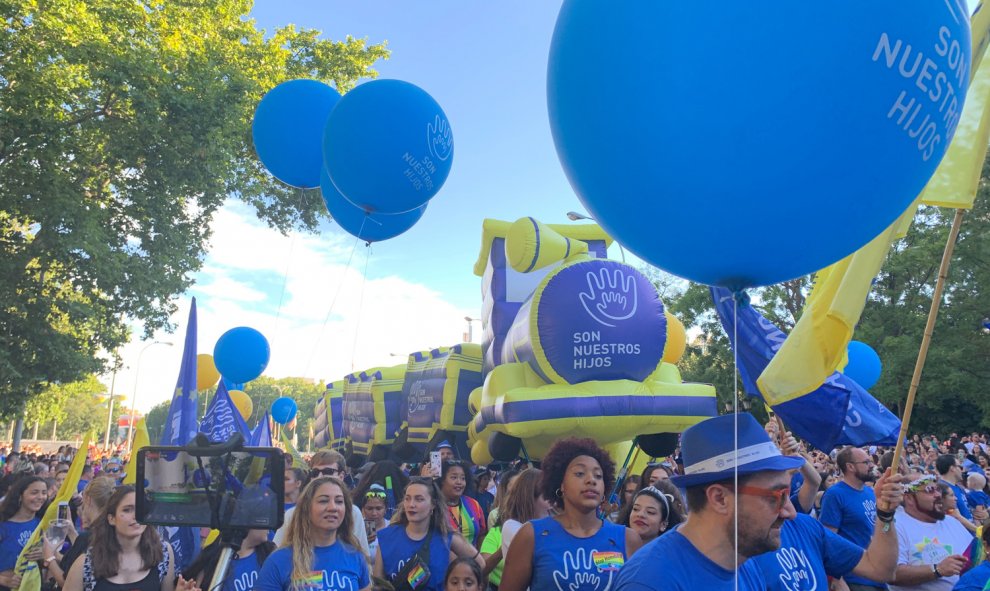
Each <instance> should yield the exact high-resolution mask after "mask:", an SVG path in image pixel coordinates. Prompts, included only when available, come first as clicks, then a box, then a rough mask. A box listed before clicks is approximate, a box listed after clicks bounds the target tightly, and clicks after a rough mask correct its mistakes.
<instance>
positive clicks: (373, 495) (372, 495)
mask: <svg viewBox="0 0 990 591" xmlns="http://www.w3.org/2000/svg"><path fill="white" fill-rule="evenodd" d="M364 496H365V498H368V499H384V498H385V491H383V490H369V491H368V492H366V493H364Z"/></svg>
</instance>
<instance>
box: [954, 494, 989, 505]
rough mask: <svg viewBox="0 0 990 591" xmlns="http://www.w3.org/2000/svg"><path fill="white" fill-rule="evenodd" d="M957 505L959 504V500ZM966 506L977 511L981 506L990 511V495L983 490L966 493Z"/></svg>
mask: <svg viewBox="0 0 990 591" xmlns="http://www.w3.org/2000/svg"><path fill="white" fill-rule="evenodd" d="M956 504H957V505H958V504H959V502H958V499H957V500H956ZM966 504H967V505H969V508H970V509H976V508H977V507H978V506H980V505H983V508H984V509H990V495H988V494H987V493H985V492H983V491H982V490H971V491H969V492H968V493H966Z"/></svg>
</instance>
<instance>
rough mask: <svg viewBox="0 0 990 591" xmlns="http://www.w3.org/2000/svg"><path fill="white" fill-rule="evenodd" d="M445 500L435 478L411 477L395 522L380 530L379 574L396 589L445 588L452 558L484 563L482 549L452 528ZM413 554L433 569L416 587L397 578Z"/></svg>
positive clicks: (429, 590)
mask: <svg viewBox="0 0 990 591" xmlns="http://www.w3.org/2000/svg"><path fill="white" fill-rule="evenodd" d="M441 499H442V494H441V492H440V490H439V489H438V488H437V485H436V483H434V481H433V479H431V478H424V477H422V476H417V477H414V478H411V479H410V480H409V484H407V485H406V490H405V494H404V495H403V500H402V508H401V510H400V511H398V512H397V513H396V514H395V517H393V518H392V525H390V526H389V527H386V528H385V529H383V530H382V531H380V532H378V555H377V556H376V557H375V576H376V577H381V578H384V579H388V580H390V581H392V582H393V584H395V586H396V589H402V588H404V586H408V587H412V588H413V589H416V590H417V591H441V590H442V589H443V585H444V582H443V581H444V573H445V572H446V571H447V565H448V564H449V563H450V560H451V559H452V558H457V557H463V558H470V559H472V560H474V561H475V562H477V564H478V566H479V568H480V567H483V566H484V561H483V560H482V558H481V554H480V553H479V552H478V550H476V549H475V548H474V546H472V545H471V544H469V543H468V542H467V541H466V540H465V539H464V538H463V537H462V536H461V535H460V534H457V533H451V532H450V531H449V529H448V527H447V523H448V519H447V509H446V508H445V507H444V502H443V501H442V500H441ZM413 556H418V557H419V559H420V560H421V561H422V562H423V563H424V566H426V567H427V568H428V570H429V577H428V578H427V580H426V583H425V584H422V583H420V586H412V581H409V580H408V579H406V580H401V581H400V580H397V579H399V578H401V577H398V576H397V575H399V574H400V573H401V572H402V570H403V567H404V566H405V565H406V563H407V562H409V561H410V560H412V558H413ZM410 574H412V573H410Z"/></svg>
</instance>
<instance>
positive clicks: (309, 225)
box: [0, 0, 388, 414]
mask: <svg viewBox="0 0 990 591" xmlns="http://www.w3.org/2000/svg"><path fill="white" fill-rule="evenodd" d="M251 5H252V3H251V2H250V0H209V1H207V0H185V1H182V2H152V1H148V0H138V1H137V2H123V3H121V2H118V1H115V0H44V1H43V2H38V1H36V0H4V1H3V2H0V16H2V25H0V26H2V27H3V31H2V33H0V178H3V183H0V414H10V412H11V411H16V410H18V409H19V408H20V406H21V404H22V402H23V400H24V398H25V396H26V394H25V393H26V392H30V393H31V394H37V393H39V392H40V391H41V390H42V389H43V384H44V383H46V382H63V383H66V382H70V381H73V380H76V379H79V378H80V377H82V375H84V374H85V373H98V372H100V371H102V370H104V369H105V365H106V362H105V361H104V360H102V359H101V358H100V356H99V354H100V352H101V351H103V352H106V351H114V350H116V349H117V347H118V346H120V345H121V344H122V343H124V342H126V340H127V339H128V337H129V335H128V333H127V328H126V322H127V321H128V320H129V319H133V320H137V321H139V322H141V323H143V325H144V329H145V333H146V335H150V334H151V333H152V332H154V331H155V330H157V329H159V328H163V327H167V324H168V318H169V316H170V315H171V314H172V313H173V312H174V311H175V309H176V303H175V301H174V298H175V296H176V295H177V294H180V293H182V292H183V291H184V290H186V289H187V288H188V287H189V286H190V284H191V281H192V280H191V274H192V273H193V272H195V271H196V270H198V269H199V268H200V266H201V264H202V259H203V256H204V252H205V249H206V246H207V240H208V239H209V223H210V220H211V219H212V216H213V214H214V213H215V212H216V210H217V209H218V208H219V207H220V206H221V205H222V204H223V202H224V200H225V199H227V198H228V196H234V197H236V198H239V199H241V200H243V201H246V202H247V203H250V204H251V205H253V206H254V207H255V209H256V211H257V214H258V216H259V217H260V218H261V219H263V220H265V221H266V222H267V223H268V224H270V225H271V226H272V227H274V228H277V229H279V230H281V231H287V230H289V229H290V228H302V229H309V230H312V229H315V227H316V226H317V223H318V222H319V219H320V217H321V216H323V215H325V210H324V207H323V204H322V201H321V200H320V198H319V196H318V194H317V193H316V192H315V191H312V192H300V191H297V190H293V189H290V188H288V187H285V186H283V185H281V184H280V183H278V182H277V181H275V180H274V179H272V178H271V177H270V176H269V175H268V174H267V173H266V172H264V171H263V169H262V167H261V165H260V163H259V162H258V160H257V158H256V157H255V155H254V154H253V151H252V150H253V148H252V146H251V143H250V121H251V116H252V113H253V110H254V107H255V106H256V105H257V102H258V100H259V99H260V98H261V96H262V95H263V94H264V92H266V91H267V90H268V89H270V88H272V87H273V86H275V85H276V84H278V83H280V82H283V81H285V80H288V79H292V78H299V77H309V78H316V79H320V80H324V81H327V82H330V83H333V84H335V85H336V87H337V88H338V89H339V90H340V91H342V92H343V91H346V90H348V89H349V88H351V87H352V86H353V85H354V84H355V83H356V82H357V80H358V79H360V78H361V77H366V76H370V77H374V76H375V75H376V74H375V71H374V70H373V69H372V65H373V64H374V63H375V62H376V61H378V60H379V59H385V58H387V56H388V51H387V50H386V49H385V47H384V45H368V44H367V43H366V42H365V41H364V40H357V39H352V38H350V37H348V38H347V39H345V40H344V41H337V42H334V41H327V40H321V39H319V37H318V32H317V31H312V30H305V29H296V28H295V27H292V26H289V27H285V28H281V29H277V30H275V31H271V32H269V33H268V34H267V35H266V32H265V31H262V30H259V29H258V28H257V26H256V24H255V22H254V21H253V20H251V19H249V18H247V15H248V13H249V11H250V9H251Z"/></svg>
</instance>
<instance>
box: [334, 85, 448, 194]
mask: <svg viewBox="0 0 990 591" xmlns="http://www.w3.org/2000/svg"><path fill="white" fill-rule="evenodd" d="M323 159H324V161H325V164H326V169H327V172H328V173H329V175H330V178H331V179H332V180H333V184H334V185H335V186H336V187H337V190H339V191H340V192H341V193H343V195H344V196H345V197H347V199H348V201H350V202H351V203H353V204H354V205H357V206H358V207H360V208H361V209H364V210H366V211H370V212H373V213H403V212H406V211H410V210H413V209H416V208H418V207H420V206H422V205H423V204H425V203H426V202H427V201H429V200H430V199H431V198H432V197H433V196H434V195H436V194H437V191H439V190H440V187H442V186H443V184H444V182H445V181H446V180H447V175H448V174H450V165H451V163H452V162H453V159H454V136H453V134H452V132H451V129H450V122H449V121H448V120H447V115H446V114H445V113H444V112H443V109H441V108H440V105H439V104H437V102H436V101H435V100H434V99H433V97H431V96H430V95H429V94H428V93H427V92H426V91H425V90H423V89H422V88H420V87H418V86H416V85H414V84H410V83H408V82H403V81H402V80H372V81H371V82H365V83H364V84H361V85H360V86H358V87H357V88H355V89H354V90H351V91H350V92H348V93H347V94H345V95H344V96H343V97H342V98H341V99H340V102H338V103H337V106H336V107H334V109H333V112H331V113H330V118H329V119H328V120H327V125H326V131H325V133H324V137H323Z"/></svg>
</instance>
